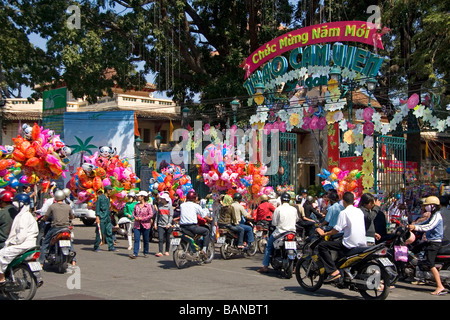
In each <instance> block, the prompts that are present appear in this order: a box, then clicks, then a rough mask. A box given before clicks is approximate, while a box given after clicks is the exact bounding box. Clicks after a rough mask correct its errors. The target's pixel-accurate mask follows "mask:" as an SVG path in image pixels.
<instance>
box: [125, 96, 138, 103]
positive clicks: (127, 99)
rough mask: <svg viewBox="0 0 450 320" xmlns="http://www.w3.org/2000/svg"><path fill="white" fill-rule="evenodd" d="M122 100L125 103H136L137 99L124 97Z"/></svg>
mask: <svg viewBox="0 0 450 320" xmlns="http://www.w3.org/2000/svg"><path fill="white" fill-rule="evenodd" d="M122 99H123V101H132V102H136V99H135V98H126V97H123V98H122Z"/></svg>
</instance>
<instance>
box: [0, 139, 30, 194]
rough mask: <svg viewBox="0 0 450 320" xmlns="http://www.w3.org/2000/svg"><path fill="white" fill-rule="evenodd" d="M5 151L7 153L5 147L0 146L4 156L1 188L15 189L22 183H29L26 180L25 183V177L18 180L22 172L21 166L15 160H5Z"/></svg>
mask: <svg viewBox="0 0 450 320" xmlns="http://www.w3.org/2000/svg"><path fill="white" fill-rule="evenodd" d="M4 151H6V150H5V149H4V147H2V146H0V153H1V154H2V159H1V160H0V188H5V187H6V186H10V187H12V188H15V187H17V186H18V185H19V184H20V182H25V183H27V182H26V179H25V181H24V180H23V176H22V177H20V178H18V177H19V175H20V173H21V171H22V169H21V164H20V163H18V162H16V161H15V160H13V159H7V158H3V155H4ZM25 178H26V177H25ZM19 179H20V181H19Z"/></svg>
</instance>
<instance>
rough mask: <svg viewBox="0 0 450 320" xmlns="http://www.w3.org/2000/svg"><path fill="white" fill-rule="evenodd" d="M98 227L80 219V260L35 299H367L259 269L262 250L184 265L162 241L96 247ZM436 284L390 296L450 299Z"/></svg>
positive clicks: (398, 289)
mask: <svg viewBox="0 0 450 320" xmlns="http://www.w3.org/2000/svg"><path fill="white" fill-rule="evenodd" d="M94 232H95V227H94V226H84V225H83V224H82V223H81V221H79V220H75V221H74V239H75V240H74V248H75V251H76V252H77V266H76V267H75V268H71V269H69V270H68V272H67V273H66V274H58V273H56V271H55V270H52V269H49V268H47V270H46V271H43V272H42V277H43V280H44V284H43V286H42V287H41V288H39V289H38V292H37V294H36V296H35V298H34V300H139V301H150V300H151V301H153V304H155V303H156V304H158V303H159V302H161V303H167V301H172V302H173V303H174V304H173V305H174V306H175V308H174V309H175V310H172V312H176V311H178V312H182V311H183V310H181V308H185V306H184V305H185V301H187V300H189V301H191V304H192V303H200V302H208V303H212V304H214V303H215V304H217V303H218V304H219V306H220V307H222V305H223V303H224V302H227V303H228V302H230V301H231V302H232V303H237V302H239V303H240V304H242V303H244V304H245V303H247V302H248V303H250V304H252V303H253V304H254V302H255V301H257V302H259V303H261V304H267V303H269V304H270V303H278V301H283V302H289V303H290V304H292V303H293V302H295V303H297V302H300V301H305V300H306V301H309V302H312V301H315V300H318V301H362V298H361V296H360V295H359V293H357V292H353V291H350V290H347V289H344V290H340V289H337V288H335V287H334V286H332V285H324V286H322V288H320V289H319V290H318V291H316V292H314V293H309V292H306V291H304V290H303V289H302V288H301V287H300V286H299V284H298V283H297V281H296V279H295V275H294V277H293V278H292V279H283V278H281V277H280V276H279V274H278V273H277V272H275V271H273V270H270V272H269V273H268V274H259V273H258V272H257V271H256V270H257V269H259V268H260V267H261V262H262V258H263V255H262V254H261V253H257V254H256V255H255V256H254V257H244V256H236V257H234V258H232V259H230V260H223V259H222V258H221V257H220V252H219V249H218V248H216V255H215V259H214V260H213V261H212V263H210V264H206V265H192V266H190V267H188V268H186V269H181V270H179V269H177V267H176V266H175V263H174V262H173V260H172V255H170V256H163V257H159V258H158V257H156V256H155V255H154V254H155V253H156V252H157V250H158V244H157V243H156V242H152V243H151V244H150V255H149V256H147V258H144V257H142V255H140V257H138V258H137V259H135V260H132V259H130V258H129V257H128V256H129V254H130V253H131V252H130V251H128V250H127V247H128V243H127V240H125V239H123V238H119V239H118V243H117V249H118V251H116V252H109V251H108V249H107V246H106V245H103V246H101V251H100V252H94V251H93V243H94V239H95V233H94ZM141 252H142V247H141ZM433 290H434V288H433V287H432V286H428V285H412V284H409V283H404V282H399V283H397V284H396V286H395V288H394V289H392V290H391V292H390V294H389V296H388V299H387V300H388V301H389V300H392V301H395V300H421V301H424V300H430V301H431V300H438V301H445V300H450V294H447V295H443V296H439V297H436V296H432V295H430V292H432V291H433ZM155 301H156V302H155ZM281 304H282V305H284V303H281ZM163 305H165V304H163ZM278 307H279V306H275V308H278ZM250 308H251V307H250ZM260 308H261V307H260ZM180 310H181V311H180ZM197 311H199V310H197ZM200 311H201V310H200ZM205 312H206V311H205ZM222 312H225V311H224V310H222ZM230 312H231V311H230ZM247 312H249V311H248V310H247Z"/></svg>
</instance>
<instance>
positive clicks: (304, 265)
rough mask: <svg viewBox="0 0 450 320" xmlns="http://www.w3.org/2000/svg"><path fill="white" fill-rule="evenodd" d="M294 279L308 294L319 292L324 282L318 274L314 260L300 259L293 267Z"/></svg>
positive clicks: (322, 276) (317, 267)
mask: <svg viewBox="0 0 450 320" xmlns="http://www.w3.org/2000/svg"><path fill="white" fill-rule="evenodd" d="M295 277H296V278H297V282H298V284H299V285H300V286H301V287H302V288H303V289H305V290H306V291H309V292H313V291H316V290H319V288H320V287H321V286H322V284H323V280H324V275H323V274H320V268H319V266H318V265H317V264H316V263H315V262H314V260H313V259H304V258H300V259H299V260H298V261H297V264H296V265H295Z"/></svg>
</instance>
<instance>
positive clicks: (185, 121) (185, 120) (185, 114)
mask: <svg viewBox="0 0 450 320" xmlns="http://www.w3.org/2000/svg"><path fill="white" fill-rule="evenodd" d="M189 111H190V110H189V108H188V107H184V108H183V110H182V111H181V112H182V114H183V127H184V129H187V125H188V116H189Z"/></svg>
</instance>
